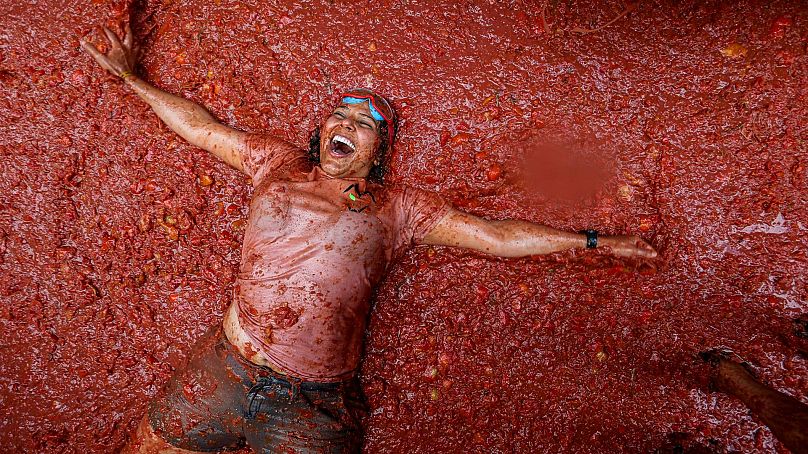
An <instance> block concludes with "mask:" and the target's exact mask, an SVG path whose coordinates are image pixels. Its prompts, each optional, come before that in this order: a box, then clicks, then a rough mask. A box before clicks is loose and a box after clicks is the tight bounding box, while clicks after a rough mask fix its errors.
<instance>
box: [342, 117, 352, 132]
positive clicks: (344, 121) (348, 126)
mask: <svg viewBox="0 0 808 454" xmlns="http://www.w3.org/2000/svg"><path fill="white" fill-rule="evenodd" d="M340 125H342V127H343V128H346V129H348V130H350V131H353V129H354V122H353V120H351V119H350V118H349V117H345V118H343V119H342V121H341V122H340Z"/></svg>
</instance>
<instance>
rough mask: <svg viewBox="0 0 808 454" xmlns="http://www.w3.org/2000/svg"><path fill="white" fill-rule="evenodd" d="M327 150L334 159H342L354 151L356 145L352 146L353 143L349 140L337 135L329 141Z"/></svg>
mask: <svg viewBox="0 0 808 454" xmlns="http://www.w3.org/2000/svg"><path fill="white" fill-rule="evenodd" d="M329 149H330V151H331V154H332V155H334V156H336V157H343V156H348V155H349V154H351V153H353V152H354V151H356V145H354V143H353V142H351V140H350V139H348V138H347V137H344V136H341V135H339V134H337V135H335V136H334V138H333V139H331V143H330V144H329Z"/></svg>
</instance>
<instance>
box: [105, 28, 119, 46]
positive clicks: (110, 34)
mask: <svg viewBox="0 0 808 454" xmlns="http://www.w3.org/2000/svg"><path fill="white" fill-rule="evenodd" d="M104 34H105V35H107V39H108V40H109V42H110V44H112V47H113V48H115V47H118V48H122V47H123V44H121V40H120V39H118V35H116V34H115V32H113V31H112V30H110V29H109V28H107V26H106V25H105V26H104Z"/></svg>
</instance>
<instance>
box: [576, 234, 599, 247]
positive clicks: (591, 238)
mask: <svg viewBox="0 0 808 454" xmlns="http://www.w3.org/2000/svg"><path fill="white" fill-rule="evenodd" d="M578 233H580V234H584V235H586V248H587V249H595V248H596V247H598V231H597V230H593V229H587V230H581V231H580V232H578Z"/></svg>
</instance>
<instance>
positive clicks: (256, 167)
mask: <svg viewBox="0 0 808 454" xmlns="http://www.w3.org/2000/svg"><path fill="white" fill-rule="evenodd" d="M306 158H307V156H306V152H305V151H304V150H302V149H301V148H298V147H296V146H294V145H292V144H291V143H289V142H287V141H285V140H282V139H279V138H277V137H275V136H272V135H269V134H264V133H254V134H250V135H248V136H247V139H246V141H245V146H244V149H243V150H242V154H241V164H242V166H243V168H244V173H246V174H247V175H249V176H250V177H251V178H252V181H253V186H258V184H259V183H260V182H261V180H263V179H264V178H265V177H266V176H268V175H271V174H273V173H275V172H277V171H278V170H280V169H282V168H283V167H285V166H288V165H289V164H291V163H292V162H294V161H296V160H298V159H306Z"/></svg>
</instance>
